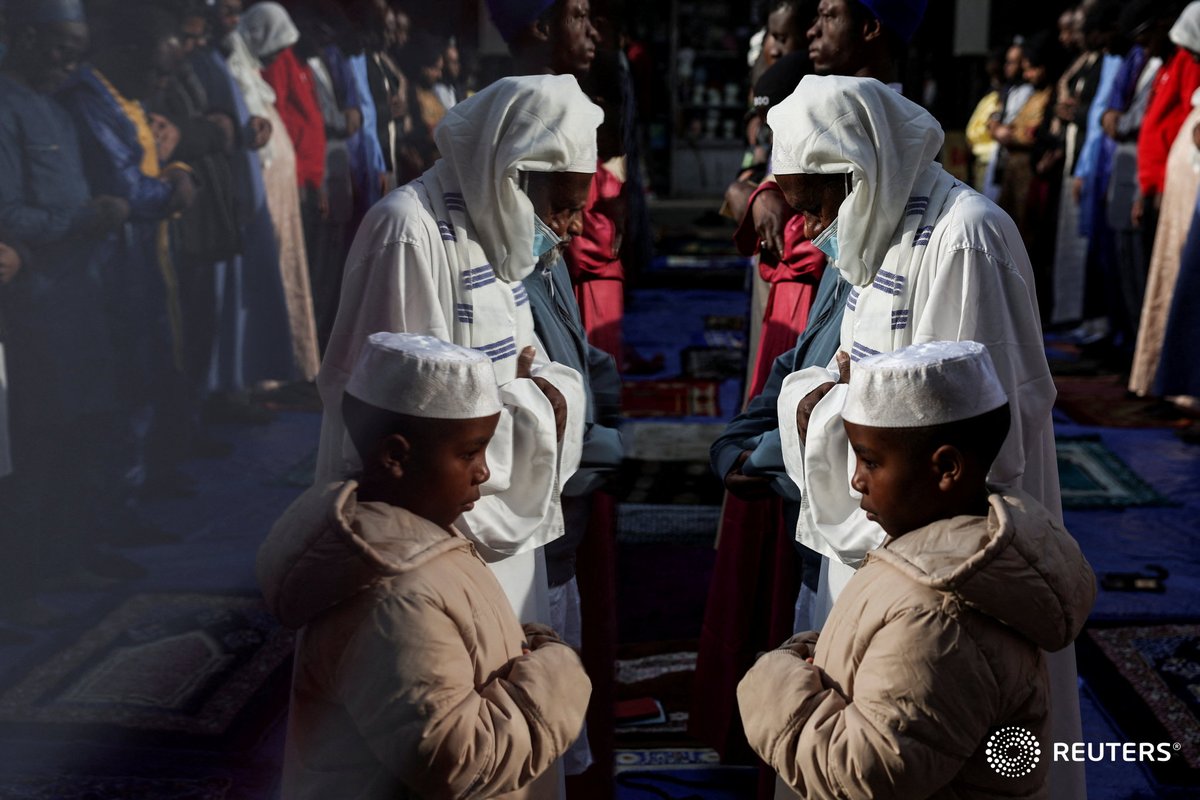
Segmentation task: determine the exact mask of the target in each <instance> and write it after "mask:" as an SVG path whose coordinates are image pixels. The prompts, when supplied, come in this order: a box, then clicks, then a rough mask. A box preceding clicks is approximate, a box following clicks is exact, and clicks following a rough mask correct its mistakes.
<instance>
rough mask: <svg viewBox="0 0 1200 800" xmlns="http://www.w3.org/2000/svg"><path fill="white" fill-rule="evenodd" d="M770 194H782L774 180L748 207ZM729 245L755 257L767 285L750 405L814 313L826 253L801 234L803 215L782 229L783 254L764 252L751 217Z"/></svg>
mask: <svg viewBox="0 0 1200 800" xmlns="http://www.w3.org/2000/svg"><path fill="white" fill-rule="evenodd" d="M772 191H773V192H778V191H780V189H779V184H777V183H775V182H774V181H764V182H763V183H761V184H759V186H758V188H757V189H755V190H754V193H753V194H751V195H750V202H749V203H747V204H746V206H747V208H749V207H750V206H751V205H753V204H754V199H755V198H756V197H757V196H758V195H759V194H761V193H763V192H772ZM733 240H734V243H735V244H736V245H737V248H738V250H739V251H740V252H741V253H742V254H744V255H750V254H752V253H753V254H756V255H757V256H758V274H759V276H760V277H761V278H762V279H763V280H764V281H766V282H767V283H769V284H771V292H770V294H769V295H767V304H766V307H765V309H764V310H763V317H762V320H761V325H762V334H761V335H760V336H759V339H758V352H756V353H755V354H754V370H753V371H752V372H751V374H750V387H749V390H748V391H747V393H746V400H747V402H749V401H750V400H751V399H752V398H754V397H757V396H758V393H759V392H761V391H762V388H763V386H764V385H766V382H767V378H768V377H770V375H771V365H772V364H774V363H775V359H777V358H779V356H781V355H783V354H784V353H786V352H787V351H788V350H791V349H792V348H793V347H794V346H795V345H796V337H798V336H799V335H800V333H801V332H802V331H803V330H804V328H805V326H806V325H807V324H808V311H809V309H810V308H812V303H813V298H814V297H815V296H816V293H817V284H818V283H819V282H820V280H821V274H822V273H823V272H824V271H825V254H824V253H822V252H821V251H820V250H818V249H817V248H816V247H814V246H813V243H812V242H810V241H809V240H808V237H806V236H805V235H804V215H803V214H799V213H796V212H795V211H792V213H791V215H790V216H789V217H788V219H787V221H786V222H785V223H784V225H783V252H782V253H775V252H772V251H769V250H763V249H762V247H761V245H760V242H759V238H758V233H757V232H755V230H754V220H753V218H752V217H751V215H750V214H746V215H745V216H744V217H743V218H742V222H741V224H740V225H738V229H737V231H736V232H735V233H734V236H733ZM750 324H751V325H756V324H760V321H759V320H751V322H750Z"/></svg>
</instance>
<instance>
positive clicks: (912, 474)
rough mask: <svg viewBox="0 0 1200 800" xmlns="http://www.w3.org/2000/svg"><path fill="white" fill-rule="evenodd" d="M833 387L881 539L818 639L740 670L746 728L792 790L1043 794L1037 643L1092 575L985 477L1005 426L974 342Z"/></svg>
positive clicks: (910, 356)
mask: <svg viewBox="0 0 1200 800" xmlns="http://www.w3.org/2000/svg"><path fill="white" fill-rule="evenodd" d="M845 393H846V398H845V408H844V410H843V419H844V421H845V426H846V431H847V433H848V435H849V439H850V444H851V447H852V449H853V451H854V453H855V455H856V456H857V465H856V467H855V471H854V477H853V479H852V481H851V485H852V486H853V488H854V489H855V491H857V492H860V493H861V494H862V503H861V505H862V508H863V510H864V511H866V512H867V516H868V518H869V519H871V520H873V521H875V522H877V523H878V524H879V525H880V526H881V527H882V528H883V529H884V531H885V532H886V533H887V534H888V539H887V540H886V541H885V543H884V545H883V546H882V547H881V548H879V549H878V550H876V551H873V552H872V553H870V554H869V555H868V557H867V560H866V561H865V562H864V565H863V566H862V567H861V568H860V569H859V570H858V571H857V573H855V575H854V577H853V578H851V580H850V582H849V583H848V584H847V586H846V588H845V589H844V590H843V591H842V593H841V595H840V596H839V598H838V600H837V602H836V603H835V604H834V607H833V611H832V613H831V614H830V617H829V621H828V622H827V624H826V626H825V628H824V629H823V630H822V631H821V633H820V635H819V637H818V634H816V633H815V632H809V633H805V634H799V635H797V636H795V637H792V638H791V639H789V640H788V641H787V642H785V643H784V644H783V646H781V647H780V649H778V650H775V651H772V652H770V653H767V654H766V655H764V656H763V657H762V658H760V659H759V660H758V662H757V663H756V664H755V665H754V666H753V667H752V668H751V669H750V671H749V672H748V673H747V674H746V676H745V678H743V680H742V682H741V684H740V685H739V686H738V704H739V706H740V709H741V715H742V721H743V723H744V725H745V729H746V735H747V738H748V739H749V741H750V744H751V745H752V746H753V747H754V749H755V751H756V752H757V753H758V754H759V755H760V756H762V758H763V759H764V760H765V761H767V763H769V764H771V766H772V767H774V768H775V769H776V770H777V771H778V773H779V776H780V778H781V779H782V780H783V781H784V782H785V783H786V784H788V785H789V786H790V787H792V789H794V790H795V791H796V792H798V793H799V794H800V796H802V797H806V798H835V797H836V798H854V799H855V800H865V798H881V797H894V798H903V799H904V800H917V799H918V798H926V797H935V798H958V799H961V798H1045V797H1047V790H1046V786H1045V782H1046V773H1047V770H1048V766H1049V763H1048V762H1049V756H1050V753H1051V747H1050V742H1049V741H1048V740H1047V733H1048V731H1049V723H1048V715H1049V714H1050V713H1051V710H1050V707H1049V685H1048V679H1047V674H1046V665H1045V660H1044V656H1043V652H1042V651H1043V650H1047V651H1054V650H1058V649H1061V648H1063V647H1065V646H1067V645H1068V644H1069V643H1071V642H1072V641H1073V640H1074V639H1075V637H1076V636H1077V635H1078V633H1079V631H1080V629H1081V628H1082V627H1083V624H1084V622H1085V621H1086V619H1087V614H1088V612H1089V611H1090V610H1091V607H1092V603H1093V601H1094V599H1095V592H1096V589H1095V577H1094V575H1093V574H1092V570H1091V567H1089V566H1088V563H1087V561H1086V560H1085V559H1084V557H1083V554H1082V553H1081V552H1080V550H1079V546H1078V545H1077V544H1076V543H1075V540H1074V539H1072V538H1071V536H1070V535H1069V534H1068V533H1067V532H1066V531H1065V530H1063V529H1062V527H1061V526H1060V525H1058V524H1057V523H1056V522H1055V521H1054V519H1053V518H1052V516H1051V514H1050V512H1049V511H1047V510H1046V509H1045V508H1044V507H1042V506H1041V505H1040V504H1038V503H1037V502H1036V501H1035V500H1033V499H1032V498H1031V497H1029V496H1028V495H1026V494H1024V493H1021V492H1009V491H1003V490H989V488H988V487H987V484H986V480H985V479H986V476H987V473H988V469H989V468H990V466H991V463H992V461H993V459H994V458H995V456H996V453H997V452H998V451H999V450H1000V447H1001V445H1002V444H1003V442H1004V439H1005V437H1006V435H1007V434H1008V428H1009V413H1008V401H1007V397H1006V396H1005V394H1004V390H1003V388H1002V387H1001V385H1000V382H999V380H998V379H997V377H996V373H995V368H994V367H993V365H992V362H991V359H990V357H989V356H988V354H987V350H986V348H984V347H983V345H980V344H978V343H976V342H933V343H927V344H919V345H912V346H910V347H906V348H902V349H900V350H897V351H895V352H892V353H886V354H883V355H879V356H873V357H870V358H867V359H864V360H862V361H860V362H859V363H858V364H857V365H856V366H855V368H854V370H853V371H852V372H851V377H850V382H849V386H848V387H847V388H846V389H845ZM1039 748H1040V753H1039V752H1037V750H1038V749H1039Z"/></svg>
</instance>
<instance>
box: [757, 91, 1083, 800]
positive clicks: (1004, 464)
mask: <svg viewBox="0 0 1200 800" xmlns="http://www.w3.org/2000/svg"><path fill="white" fill-rule="evenodd" d="M768 121H769V123H770V125H771V128H772V130H773V131H774V132H775V147H774V151H773V152H774V159H775V173H776V180H777V181H778V182H779V185H780V188H781V189H782V190H783V193H784V196H785V197H786V198H787V200H788V202H789V203H790V204H791V205H792V206H793V207H794V208H796V209H797V210H798V211H800V212H802V213H803V214H804V215H805V226H806V233H807V234H808V236H809V237H811V238H812V239H813V241H814V243H815V244H816V245H817V246H818V247H821V248H822V249H823V250H824V251H825V252H826V253H827V254H828V255H829V256H830V259H831V263H832V265H833V266H834V267H835V268H836V269H837V270H838V272H839V273H840V274H841V275H842V277H843V278H844V279H845V280H847V281H848V282H849V283H850V284H851V285H852V288H851V291H850V294H849V296H848V297H847V301H846V313H845V316H844V317H843V319H842V329H841V351H842V352H840V353H839V354H838V359H837V362H838V363H837V364H836V365H835V364H831V365H830V368H829V369H825V368H821V367H812V368H809V369H806V370H802V371H800V372H797V373H794V374H792V375H791V376H789V377H788V378H787V380H786V381H785V382H784V384H783V389H782V391H781V393H780V396H779V401H778V414H779V421H780V432H781V437H782V444H783V456H784V462H785V464H786V467H787V472H788V475H789V477H791V478H792V479H793V480H794V481H795V482H796V484H797V485H798V486H799V487H800V488H801V491H802V494H803V498H804V499H803V501H802V508H801V513H800V520H799V524H798V526H797V531H796V537H797V539H798V540H799V541H800V542H802V543H803V544H805V545H806V546H808V547H811V548H812V549H814V550H816V551H818V552H820V553H822V554H824V555H826V556H827V557H828V558H829V561H828V562H826V563H827V564H828V567H827V572H823V573H822V576H821V577H822V580H821V586H820V593H821V596H820V597H818V603H817V605H818V609H817V620H816V623H817V626H818V627H819V626H820V625H821V624H822V623H823V622H824V618H825V617H826V616H827V615H828V609H829V607H830V605H831V604H832V601H833V600H834V599H836V597H837V595H838V593H839V592H840V591H841V589H842V588H843V587H844V586H845V585H846V582H847V581H848V580H849V578H850V577H851V576H852V575H853V574H854V570H855V568H856V567H857V566H858V565H860V564H861V563H862V560H863V559H864V558H865V556H866V555H867V553H868V552H870V551H871V550H874V549H875V548H876V547H878V546H879V545H880V544H881V543H882V542H883V540H884V535H885V534H884V531H883V529H882V528H881V527H880V526H879V525H878V524H877V523H875V522H874V521H872V520H870V519H868V518H867V516H866V514H865V513H864V512H863V511H862V509H861V508H859V506H858V500H857V499H856V498H855V497H854V496H853V492H852V488H851V486H850V480H849V476H850V469H849V467H850V465H851V464H852V457H853V456H852V453H851V451H850V449H849V445H848V443H847V440H846V434H845V431H844V429H843V427H842V417H841V409H840V406H838V405H837V404H836V403H833V402H830V403H825V402H823V397H824V396H825V395H826V394H827V393H828V392H829V390H830V389H831V388H832V387H833V385H834V382H836V381H839V380H840V381H841V382H845V380H846V376H847V373H848V372H849V371H850V370H852V366H851V362H853V361H858V360H860V359H863V358H866V357H869V356H872V355H876V354H878V353H887V352H891V351H893V350H896V349H898V348H900V347H904V346H906V345H909V344H914V343H921V342H928V341H936V340H949V341H954V340H960V339H973V340H975V341H978V342H980V343H982V344H983V345H985V346H986V347H987V348H988V351H989V353H990V354H991V357H992V360H993V362H994V363H995V367H996V372H997V375H998V376H999V379H1000V383H1001V385H1002V386H1003V387H1004V390H1005V392H1006V393H1007V395H1008V401H1009V406H1010V409H1011V412H1012V426H1011V429H1010V431H1009V434H1008V437H1007V439H1006V440H1005V443H1004V446H1003V447H1002V448H1001V450H1000V454H999V456H998V457H997V458H996V460H995V462H994V464H993V465H992V469H991V471H990V473H989V475H988V479H989V482H990V483H992V484H993V485H996V486H1000V487H1007V488H1017V489H1022V490H1024V491H1025V492H1028V493H1029V494H1030V495H1032V496H1033V497H1034V498H1036V499H1037V500H1038V501H1040V502H1041V503H1043V504H1044V505H1045V506H1046V507H1047V508H1048V509H1049V510H1050V512H1051V513H1052V514H1053V515H1054V516H1055V517H1056V518H1058V519H1059V520H1061V515H1062V508H1061V501H1060V497H1059V488H1058V468H1057V462H1056V457H1055V450H1054V429H1053V426H1052V424H1051V419H1050V411H1051V408H1052V406H1053V404H1054V397H1055V388H1054V382H1053V380H1052V378H1051V376H1050V370H1049V366H1048V365H1047V363H1046V355H1045V351H1044V349H1043V343H1042V331H1041V325H1040V322H1039V319H1040V317H1039V315H1038V304H1037V297H1036V295H1035V293H1034V283H1033V271H1032V268H1031V266H1030V263H1029V257H1028V256H1027V254H1026V252H1025V246H1024V244H1023V243H1022V241H1021V238H1020V236H1019V234H1018V233H1017V230H1016V227H1015V226H1014V225H1013V223H1012V220H1010V219H1009V218H1008V216H1007V215H1005V214H1004V212H1002V211H1001V210H1000V209H999V208H998V207H996V206H995V205H994V204H993V203H991V202H990V201H988V200H987V199H986V198H984V197H983V196H982V195H980V194H978V193H977V192H975V191H973V190H972V189H970V188H969V187H967V186H966V185H964V184H962V183H960V182H959V181H957V180H955V179H954V178H953V177H952V176H951V175H950V174H949V173H947V172H946V171H945V170H944V169H942V167H941V166H940V165H939V164H937V163H936V162H935V161H934V158H935V157H936V156H937V154H938V151H939V150H940V149H941V146H942V141H943V134H942V130H941V128H940V127H939V125H938V123H937V121H936V120H934V119H933V117H932V116H930V115H929V113H928V112H926V111H925V110H924V109H922V108H921V107H919V106H917V105H916V104H914V103H912V102H910V101H908V100H906V99H904V98H903V97H901V96H900V95H899V94H897V93H896V92H893V91H891V90H890V89H889V88H887V87H886V86H885V85H883V84H881V83H879V82H878V81H875V80H871V79H861V78H846V77H833V76H828V77H817V76H809V77H806V78H805V79H804V80H803V81H801V83H800V86H799V87H798V88H797V90H796V92H795V93H794V94H793V95H792V96H791V97H790V98H788V99H787V100H785V101H784V102H783V103H781V104H779V105H778V106H776V107H775V108H773V109H772V110H771V112H770V115H769V117H768ZM1050 664H1051V673H1052V676H1053V678H1054V682H1055V692H1056V694H1055V709H1054V715H1053V722H1054V729H1053V733H1054V740H1055V741H1077V740H1078V737H1079V735H1080V721H1079V707H1078V703H1079V698H1078V689H1077V686H1076V682H1075V678H1076V675H1075V658H1074V650H1073V648H1067V649H1066V650H1063V651H1061V652H1060V653H1056V654H1054V655H1053V656H1051V658H1050ZM1059 766H1066V767H1071V766H1078V765H1059ZM1067 772H1068V771H1067V770H1066V769H1064V770H1062V773H1060V774H1058V775H1056V776H1055V777H1054V778H1052V781H1058V780H1061V781H1062V783H1061V784H1060V785H1057V786H1055V787H1054V791H1052V795H1053V796H1054V797H1073V796H1082V795H1081V794H1080V795H1076V793H1075V792H1076V790H1077V791H1078V792H1082V790H1083V785H1084V783H1083V775H1082V769H1080V770H1078V771H1077V773H1078V774H1073V775H1072V774H1063V773H1067ZM1068 784H1070V786H1069V787H1068Z"/></svg>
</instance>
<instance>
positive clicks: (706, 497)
mask: <svg viewBox="0 0 1200 800" xmlns="http://www.w3.org/2000/svg"><path fill="white" fill-rule="evenodd" d="M608 490H609V491H610V492H611V493H612V494H613V495H614V496H615V497H616V498H617V499H618V500H619V501H621V502H622V503H657V504H673V505H708V506H719V505H720V504H721V500H722V499H723V498H724V496H725V487H724V484H722V483H721V481H720V480H719V479H718V478H717V476H716V475H713V473H712V469H711V468H710V467H709V465H708V461H707V460H705V461H645V460H642V459H633V458H627V459H625V460H624V461H622V462H621V467H620V469H619V470H618V471H617V474H616V475H615V476H614V477H613V479H612V482H611V483H610V484H609V488H608ZM714 530H715V528H714Z"/></svg>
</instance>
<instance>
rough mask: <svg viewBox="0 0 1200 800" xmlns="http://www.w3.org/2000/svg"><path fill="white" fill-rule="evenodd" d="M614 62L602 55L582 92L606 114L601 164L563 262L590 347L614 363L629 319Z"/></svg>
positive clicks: (598, 134)
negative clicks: (616, 165) (616, 168)
mask: <svg viewBox="0 0 1200 800" xmlns="http://www.w3.org/2000/svg"><path fill="white" fill-rule="evenodd" d="M618 69H619V67H618V65H617V62H616V59H615V56H613V54H610V53H603V54H601V55H599V56H597V58H596V60H595V61H593V63H592V69H591V71H590V72H589V73H588V75H587V77H586V78H585V80H584V86H583V90H584V91H585V92H587V93H588V95H589V96H590V97H591V98H592V102H594V103H596V105H598V106H600V107H601V108H602V109H604V122H603V123H601V125H600V128H599V129H598V130H597V131H596V147H597V152H598V156H599V161H598V164H597V167H596V177H595V178H594V179H593V180H592V188H591V191H590V192H589V193H588V199H587V207H586V208H584V211H583V233H581V234H580V235H579V236H575V237H574V238H572V239H571V242H570V244H569V245H567V249H566V251H565V252H564V253H563V257H564V258H565V259H566V262H567V269H568V270H569V271H570V274H571V284H572V286H574V287H575V301H576V302H577V303H578V304H579V316H580V318H581V319H582V320H583V327H584V330H585V331H586V332H587V338H588V342H590V343H591V344H592V345H594V346H595V347H598V348H600V349H601V350H603V351H604V352H606V353H608V354H609V355H611V356H612V357H613V360H615V361H616V363H617V364H618V366H619V365H620V364H622V363H623V360H622V353H621V320H622V318H623V317H624V316H625V268H624V266H623V265H622V263H621V257H620V252H621V242H622V240H623V238H624V233H625V209H626V201H625V196H624V194H625V182H624V181H623V180H621V178H619V177H618V176H617V175H616V174H615V173H614V172H613V171H612V170H611V169H609V167H607V166H605V165H606V164H607V163H609V162H610V161H611V160H612V159H614V158H619V157H620V156H623V155H624V150H625V148H624V146H623V142H622V137H621V130H622V124H621V108H622V102H621V79H620V74H619V73H618V71H617V70H618Z"/></svg>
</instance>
